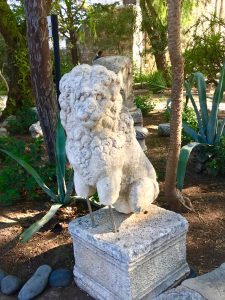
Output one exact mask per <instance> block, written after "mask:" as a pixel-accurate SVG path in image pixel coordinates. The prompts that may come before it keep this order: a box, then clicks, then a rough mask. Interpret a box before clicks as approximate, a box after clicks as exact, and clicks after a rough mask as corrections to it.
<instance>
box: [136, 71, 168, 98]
mask: <svg viewBox="0 0 225 300" xmlns="http://www.w3.org/2000/svg"><path fill="white" fill-rule="evenodd" d="M134 82H135V83H141V84H143V83H144V84H145V85H147V87H148V88H149V90H150V91H152V92H153V93H160V92H162V91H164V90H165V89H166V88H167V82H166V80H165V78H164V76H163V74H162V72H160V71H154V72H152V73H134Z"/></svg>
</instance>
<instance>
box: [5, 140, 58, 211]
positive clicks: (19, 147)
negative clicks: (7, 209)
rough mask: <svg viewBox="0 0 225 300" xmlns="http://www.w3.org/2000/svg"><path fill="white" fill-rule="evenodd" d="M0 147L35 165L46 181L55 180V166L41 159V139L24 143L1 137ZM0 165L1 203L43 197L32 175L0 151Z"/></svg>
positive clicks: (9, 203)
mask: <svg viewBox="0 0 225 300" xmlns="http://www.w3.org/2000/svg"><path fill="white" fill-rule="evenodd" d="M0 148H4V149H5V150H7V151H10V152H11V153H13V154H14V155H17V156H19V157H21V158H22V159H23V160H24V161H26V162H27V163H29V164H31V165H32V166H35V168H36V169H37V170H38V172H40V173H41V174H42V176H43V177H44V178H45V181H46V182H48V183H50V182H52V181H55V179H56V178H55V166H52V165H49V164H48V162H47V161H43V156H44V154H43V141H42V140H41V139H36V140H35V141H34V142H33V143H30V144H26V143H25V142H23V141H21V140H17V139H15V138H9V137H1V138H0ZM0 165H1V168H0V203H1V204H3V205H11V204H12V203H13V202H15V201H20V200H34V199H37V198H40V197H43V198H44V196H45V195H44V193H43V192H42V190H41V189H40V188H39V187H38V186H37V184H36V182H35V180H34V179H33V177H31V176H30V175H29V174H28V173H27V172H26V171H25V170H24V169H23V168H22V167H20V166H19V164H17V163H15V161H13V160H12V159H11V158H9V157H8V156H6V155H4V154H3V153H0Z"/></svg>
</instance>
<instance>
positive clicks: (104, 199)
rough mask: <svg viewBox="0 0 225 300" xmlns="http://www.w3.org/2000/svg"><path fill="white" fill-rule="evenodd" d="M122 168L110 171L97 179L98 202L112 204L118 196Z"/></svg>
mask: <svg viewBox="0 0 225 300" xmlns="http://www.w3.org/2000/svg"><path fill="white" fill-rule="evenodd" d="M121 178H122V170H116V171H112V173H111V174H109V175H108V176H106V177H104V178H102V179H100V180H98V182H97V191H98V196H99V200H100V203H101V204H103V205H113V204H114V203H115V202H116V200H117V199H118V197H119V193H120V185H121Z"/></svg>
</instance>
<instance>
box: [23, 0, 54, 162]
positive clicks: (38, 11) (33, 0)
mask: <svg viewBox="0 0 225 300" xmlns="http://www.w3.org/2000/svg"><path fill="white" fill-rule="evenodd" d="M25 13H26V21H27V40H28V49H29V58H30V68H31V81H32V87H33V93H34V97H35V100H36V104H37V110H38V114H39V118H40V123H41V127H42V130H43V135H44V139H45V143H46V146H47V150H48V155H49V159H50V161H54V159H55V155H54V145H55V129H56V121H57V113H58V108H57V100H56V96H55V94H54V89H53V77H52V66H51V57H50V51H49V45H48V28H47V16H46V7H45V1H44V0H25Z"/></svg>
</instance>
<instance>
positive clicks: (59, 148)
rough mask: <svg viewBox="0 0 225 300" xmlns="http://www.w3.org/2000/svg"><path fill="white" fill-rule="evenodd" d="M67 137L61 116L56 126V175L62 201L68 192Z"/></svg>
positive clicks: (61, 201)
mask: <svg viewBox="0 0 225 300" xmlns="http://www.w3.org/2000/svg"><path fill="white" fill-rule="evenodd" d="M65 144H66V137H65V131H64V129H63V127H62V124H61V120H60V117H58V121H57V128H56V142H55V157H56V175H57V183H58V195H59V200H60V203H63V201H64V197H65V194H66V183H65V173H66V171H65V170H66V152H65Z"/></svg>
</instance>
